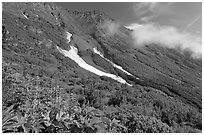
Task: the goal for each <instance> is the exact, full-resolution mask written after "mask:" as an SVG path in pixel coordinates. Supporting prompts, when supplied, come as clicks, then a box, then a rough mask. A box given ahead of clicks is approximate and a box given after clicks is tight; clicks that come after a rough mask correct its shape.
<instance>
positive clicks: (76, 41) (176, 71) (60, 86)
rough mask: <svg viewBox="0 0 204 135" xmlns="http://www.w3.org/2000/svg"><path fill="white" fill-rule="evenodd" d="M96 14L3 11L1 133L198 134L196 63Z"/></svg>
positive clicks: (9, 7)
mask: <svg viewBox="0 0 204 135" xmlns="http://www.w3.org/2000/svg"><path fill="white" fill-rule="evenodd" d="M131 32H132V31H131V30H129V29H127V28H126V27H123V26H122V25H121V24H120V23H118V22H116V21H115V20H114V19H111V18H110V17H109V16H108V15H106V14H105V13H104V12H101V11H87V12H78V11H72V10H68V9H63V8H61V7H58V6H57V5H56V4H55V3H3V4H2V105H3V107H2V108H3V112H2V113H3V114H2V117H3V118H2V123H3V124H2V130H3V132H49V133H50V132H63V133H64V132H71V133H73V132H125V133H129V132H201V130H202V60H201V59H194V58H192V57H191V56H190V55H189V53H188V52H184V53H180V52H179V51H178V50H175V49H169V48H164V47H161V46H158V45H157V44H154V45H149V44H147V45H145V46H143V47H140V48H136V47H134V46H133V42H134V40H133V39H132V38H131V37H130V34H131Z"/></svg>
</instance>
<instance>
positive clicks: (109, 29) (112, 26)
mask: <svg viewBox="0 0 204 135" xmlns="http://www.w3.org/2000/svg"><path fill="white" fill-rule="evenodd" d="M119 27H120V24H118V23H115V22H113V21H105V22H104V23H103V24H102V25H101V26H100V28H102V29H104V30H105V31H106V34H107V35H109V36H110V35H114V34H115V33H118V32H119Z"/></svg>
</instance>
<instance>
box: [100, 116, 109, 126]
mask: <svg viewBox="0 0 204 135" xmlns="http://www.w3.org/2000/svg"><path fill="white" fill-rule="evenodd" d="M101 120H102V121H103V122H104V123H106V124H108V125H110V123H111V120H110V119H109V118H107V117H102V118H101Z"/></svg>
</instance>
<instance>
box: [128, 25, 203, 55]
mask: <svg viewBox="0 0 204 135" xmlns="http://www.w3.org/2000/svg"><path fill="white" fill-rule="evenodd" d="M134 26H135V25H134ZM131 36H132V38H133V40H134V46H135V47H143V46H144V45H154V44H157V45H159V46H162V47H166V48H173V49H178V50H181V53H182V52H184V51H189V52H191V56H192V57H193V58H201V57H202V40H201V38H200V37H198V36H196V35H192V34H190V33H187V32H179V31H178V30H177V29H176V28H174V27H170V26H159V25H155V24H144V25H142V26H141V25H138V27H134V28H133V31H132V33H131Z"/></svg>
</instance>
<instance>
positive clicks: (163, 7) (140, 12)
mask: <svg viewBox="0 0 204 135" xmlns="http://www.w3.org/2000/svg"><path fill="white" fill-rule="evenodd" d="M172 4H173V3H170V2H139V3H135V4H133V10H134V12H135V15H136V18H137V19H139V20H140V21H142V22H148V21H150V20H152V19H154V18H156V17H158V16H160V15H163V14H167V13H172V12H173V11H172V10H170V8H169V7H170V6H171V5H172Z"/></svg>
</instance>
